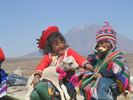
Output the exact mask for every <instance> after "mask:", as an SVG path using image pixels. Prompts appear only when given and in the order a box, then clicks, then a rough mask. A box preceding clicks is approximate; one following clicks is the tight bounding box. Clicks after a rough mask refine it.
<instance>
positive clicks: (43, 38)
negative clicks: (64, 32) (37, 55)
mask: <svg viewBox="0 0 133 100" xmlns="http://www.w3.org/2000/svg"><path fill="white" fill-rule="evenodd" d="M55 32H59V29H58V27H57V26H49V27H48V28H46V29H45V30H43V32H42V35H41V37H40V39H39V43H38V48H40V49H44V48H45V45H46V41H47V39H48V37H49V36H50V35H52V34H53V33H55Z"/></svg>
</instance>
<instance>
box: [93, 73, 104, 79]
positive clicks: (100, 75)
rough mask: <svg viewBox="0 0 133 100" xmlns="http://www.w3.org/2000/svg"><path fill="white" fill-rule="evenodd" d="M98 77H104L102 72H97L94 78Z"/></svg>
mask: <svg viewBox="0 0 133 100" xmlns="http://www.w3.org/2000/svg"><path fill="white" fill-rule="evenodd" d="M98 77H102V74H101V73H96V74H95V75H94V78H98Z"/></svg>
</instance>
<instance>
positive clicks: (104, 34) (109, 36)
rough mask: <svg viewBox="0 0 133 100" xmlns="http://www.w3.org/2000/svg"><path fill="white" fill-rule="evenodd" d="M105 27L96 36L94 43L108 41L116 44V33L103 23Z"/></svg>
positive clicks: (107, 24)
mask: <svg viewBox="0 0 133 100" xmlns="http://www.w3.org/2000/svg"><path fill="white" fill-rule="evenodd" d="M104 23H105V25H104V26H102V27H101V29H100V30H99V31H98V32H97V34H96V41H97V42H99V41H101V40H109V41H111V42H113V44H116V32H115V31H114V30H113V29H112V27H111V26H110V25H109V23H108V22H104Z"/></svg>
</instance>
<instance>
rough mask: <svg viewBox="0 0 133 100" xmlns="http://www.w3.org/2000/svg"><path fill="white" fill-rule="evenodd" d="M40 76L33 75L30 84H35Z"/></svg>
mask: <svg viewBox="0 0 133 100" xmlns="http://www.w3.org/2000/svg"><path fill="white" fill-rule="evenodd" d="M39 79H40V76H39V75H35V76H34V78H33V80H32V83H31V85H33V86H35V85H36V84H37V83H38V82H39V81H40V80H39Z"/></svg>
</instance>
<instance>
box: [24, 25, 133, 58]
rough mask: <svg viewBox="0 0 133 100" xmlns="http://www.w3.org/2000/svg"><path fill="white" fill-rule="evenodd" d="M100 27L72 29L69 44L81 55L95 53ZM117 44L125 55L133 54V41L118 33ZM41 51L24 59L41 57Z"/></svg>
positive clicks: (90, 26)
mask: <svg viewBox="0 0 133 100" xmlns="http://www.w3.org/2000/svg"><path fill="white" fill-rule="evenodd" d="M99 29H100V26H99V25H96V24H93V25H82V26H76V27H73V28H71V29H70V30H69V31H68V32H67V33H66V35H65V38H66V41H67V42H68V44H69V45H70V46H71V47H72V48H73V49H74V50H76V51H77V52H78V53H79V54H81V55H84V56H85V55H88V54H90V53H91V52H92V51H94V48H95V45H96V39H95V37H96V32H97V31H98V30H99ZM117 44H118V47H120V49H121V50H123V51H124V52H125V53H133V40H130V39H128V38H126V37H124V36H122V35H120V34H119V33H117ZM40 56H42V55H41V53H40V52H39V51H36V52H33V53H30V54H27V55H24V56H22V57H40Z"/></svg>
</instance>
